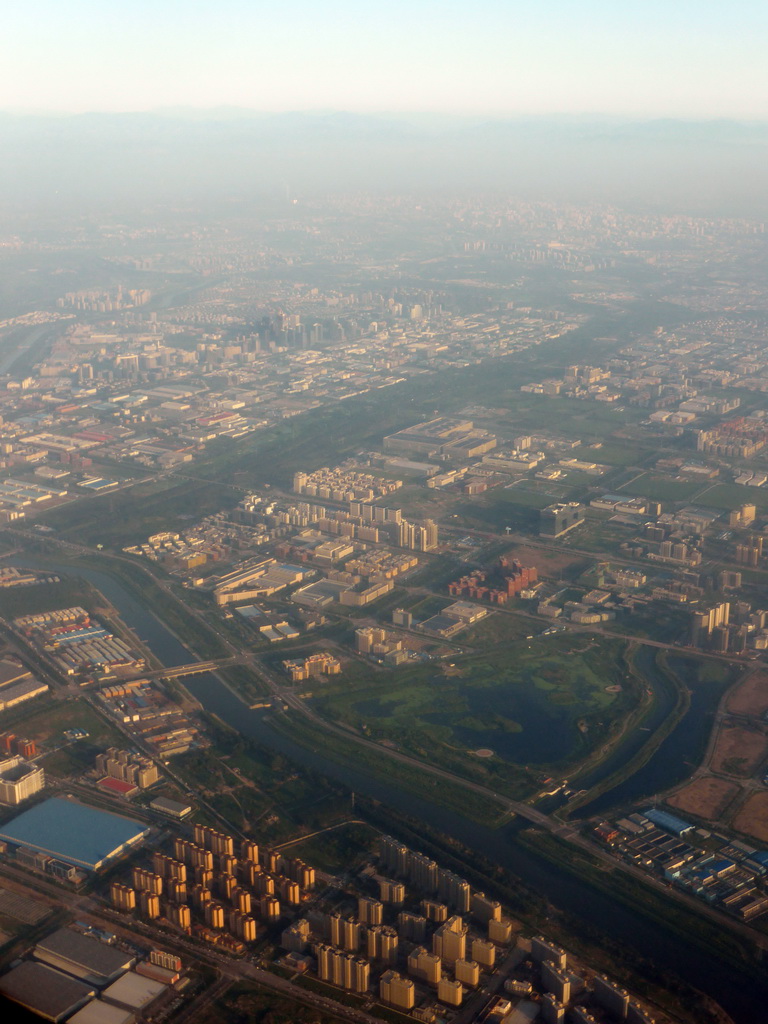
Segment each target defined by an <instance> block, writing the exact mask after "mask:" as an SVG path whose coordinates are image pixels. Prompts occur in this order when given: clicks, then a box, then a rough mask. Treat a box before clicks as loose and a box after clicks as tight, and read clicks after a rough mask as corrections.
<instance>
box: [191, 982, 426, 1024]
mask: <svg viewBox="0 0 768 1024" xmlns="http://www.w3.org/2000/svg"><path fill="white" fill-rule="evenodd" d="M337 991H338V990H334V992H333V993H332V994H331V993H329V994H330V995H332V998H335V995H336V992H337ZM205 1014H206V1016H205V1019H206V1021H207V1024H233V1022H237V1024H241V1022H242V1024H246V1022H247V1024H341V1019H342V1018H340V1017H335V1016H332V1015H331V1014H328V1013H321V1012H320V1011H319V1010H317V1009H316V1008H315V1007H314V1006H307V1005H306V1004H304V1003H300V1002H298V1001H297V1000H296V1001H294V1000H293V999H290V998H288V997H287V996H284V995H281V994H279V993H277V992H274V991H273V990H272V989H269V988H262V987H261V986H260V985H255V984H253V982H247V981H238V982H236V983H235V984H234V985H232V986H231V988H229V989H227V991H226V992H225V993H224V995H223V996H222V997H221V998H220V999H217V1000H215V1001H214V1003H213V1005H212V1006H209V1007H207V1008H206V1011H205ZM405 1019H407V1018H405Z"/></svg>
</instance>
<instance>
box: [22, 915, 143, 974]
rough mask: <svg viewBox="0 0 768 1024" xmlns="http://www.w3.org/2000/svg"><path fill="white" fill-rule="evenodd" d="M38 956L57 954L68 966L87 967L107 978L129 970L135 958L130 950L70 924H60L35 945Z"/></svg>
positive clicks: (64, 965)
mask: <svg viewBox="0 0 768 1024" xmlns="http://www.w3.org/2000/svg"><path fill="white" fill-rule="evenodd" d="M35 956H36V957H37V958H38V959H45V958H47V957H55V958H56V959H57V960H58V961H59V965H60V966H62V967H63V968H64V969H65V970H69V969H70V968H75V969H76V970H78V969H82V968H84V969H85V970H87V971H88V972H89V973H90V974H92V975H93V976H97V975H100V976H101V977H102V978H104V979H106V980H109V979H110V978H112V977H114V975H115V974H117V973H118V972H120V971H126V970H128V968H129V967H130V966H131V964H132V963H133V959H134V958H133V957H132V956H130V954H128V953H124V952H122V951H121V950H119V949H115V948H114V947H113V946H108V945H107V944H106V943H105V942H101V941H100V940H99V939H95V938H92V937H91V936H90V935H82V934H81V933H80V932H76V931H72V930H71V929H70V928H59V929H58V931H55V932H53V933H52V934H51V935H48V936H47V937H46V938H44V939H41V940H40V942H38V944H37V946H35ZM66 965H69V966H66Z"/></svg>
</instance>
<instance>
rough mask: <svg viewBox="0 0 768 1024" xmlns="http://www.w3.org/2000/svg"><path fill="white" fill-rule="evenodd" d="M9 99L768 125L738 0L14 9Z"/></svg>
mask: <svg viewBox="0 0 768 1024" xmlns="http://www.w3.org/2000/svg"><path fill="white" fill-rule="evenodd" d="M4 34H5V41H6V47H5V51H6V52H5V55H4V59H3V62H2V67H0V96H2V101H1V102H2V109H3V110H5V111H13V112H17V113H20V112H24V113H33V112H43V111H44V112H46V113H59V114H77V113H85V112H91V111H100V112H130V111H143V110H157V109H162V108H178V107H181V108H202V109H207V110H210V109H215V108H219V107H233V108H243V109H244V110H254V111H259V112H283V111H290V110H311V111H318V110H348V111H352V112H360V113H385V112H391V113H397V114H403V113H412V114H415V113H419V112H423V113H432V114H441V113H452V114H465V115H469V116H484V117H509V116H512V117H514V116H537V115H553V114H566V115H579V114H605V115H614V116H624V117H631V118H646V117H651V118H653V117H672V118H694V119H706V118H736V119H742V120H763V119H768V91H766V90H765V88H764V71H763V63H764V58H763V54H764V52H765V47H766V37H768V8H766V6H765V5H764V4H761V3H759V2H755V0H736V2H735V3H732V4H731V5H729V7H728V9H727V11H726V10H725V9H724V7H723V5H722V4H720V3H717V2H714V0H711V2H698V3H695V2H692V0H677V2H676V3H675V4H674V5H668V4H665V3H661V2H659V0H648V2H645V3H640V2H637V0H629V2H626V3H623V4H618V5H617V4H614V3H610V2H607V0H584V2H582V3H576V2H573V0H551V2H549V3H547V4H544V5H537V4H534V3H532V2H531V0H524V2H520V0H518V2H515V0H509V2H507V3H504V2H501V0H478V2H477V3H475V4H474V5H472V6H471V7H470V5H469V4H467V3H456V2H450V0H448V2H443V3H439V2H437V0H415V2H413V3H409V4H406V3H404V2H402V0H392V2H390V3H386V4H385V3H383V2H379V0H376V2H374V3H369V4H367V5H365V7H364V8H363V9H362V13H361V7H360V5H358V4H353V3H352V2H351V0H328V2H326V3H325V4H323V5H313V4H310V3H308V2H306V0H288V2H286V3H283V4H282V5H281V6H280V7H279V8H274V9H273V8H271V7H268V6H267V5H265V4H264V3H262V2H258V0H257V2H255V3H251V4H248V3H246V2H244V0H222V2H221V3H219V4H218V5H216V7H215V8H214V6H213V5H212V4H210V3H206V2H203V3H198V4H196V5H193V4H189V3H181V2H180V0H164V2H161V3H160V4H156V3H155V4H150V3H148V2H147V0H136V2H135V3H134V4H133V5H132V6H131V8H130V11H127V12H126V13H125V15H124V16H123V17H121V18H119V17H117V15H116V14H115V9H114V8H109V7H105V6H104V5H102V4H99V3H96V2H95V0H73V2H72V3H70V4H69V5H66V6H62V5H61V4H58V3H56V2H55V0H41V2H39V3H38V4H36V5H35V6H34V7H28V8H24V7H21V6H17V7H15V8H14V9H13V10H12V11H11V12H10V14H9V15H8V17H7V21H6V25H5V33H4Z"/></svg>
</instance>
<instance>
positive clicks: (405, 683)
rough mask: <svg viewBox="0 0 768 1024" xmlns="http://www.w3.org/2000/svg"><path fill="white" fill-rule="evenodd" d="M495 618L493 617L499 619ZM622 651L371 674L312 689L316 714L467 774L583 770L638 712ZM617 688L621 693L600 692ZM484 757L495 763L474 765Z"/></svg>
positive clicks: (505, 657)
mask: <svg viewBox="0 0 768 1024" xmlns="http://www.w3.org/2000/svg"><path fill="white" fill-rule="evenodd" d="M500 617H501V616H500V615H499V616H498V618H500ZM623 649H624V648H623V644H621V643H620V642H617V641H601V643H600V645H599V646H598V645H597V644H594V643H592V642H591V641H590V640H588V639H586V638H584V637H579V638H578V639H574V638H571V637H557V638H556V637H546V638H541V639H535V640H530V641H529V640H527V639H523V640H520V641H519V642H517V643H514V644H509V643H507V645H506V646H505V647H504V648H496V649H492V650H491V651H487V652H485V653H484V654H482V655H477V654H473V655H469V656H464V657H461V658H457V659H456V660H455V661H454V662H451V663H449V662H445V661H444V662H433V663H427V664H425V665H421V666H417V667H413V668H406V669H400V670H398V671H397V672H387V671H380V672H376V673H375V674H374V673H373V672H371V671H366V670H365V669H364V668H361V669H358V670H357V671H356V672H355V673H353V674H350V673H345V676H344V678H343V680H342V681H340V682H339V683H331V684H328V685H324V686H323V687H321V688H317V690H316V691H315V694H316V695H315V700H314V706H315V707H316V709H317V710H318V711H320V713H322V714H323V715H325V716H326V717H328V718H330V719H333V720H335V721H338V722H341V723H344V724H346V725H348V726H351V727H353V728H355V729H357V730H360V731H362V732H363V733H364V734H365V735H367V736H370V737H371V738H374V739H379V740H383V741H385V742H391V743H394V744H395V745H396V746H397V747H399V748H401V749H403V750H406V751H409V752H411V753H413V754H415V755H416V756H418V757H420V758H425V759H427V760H429V761H433V762H435V763H440V764H442V765H444V766H448V765H450V767H451V769H452V770H454V771H457V772H460V773H466V771H467V770H468V767H469V766H470V765H472V774H474V769H475V768H476V767H477V765H478V763H480V764H481V765H482V766H483V767H484V769H486V770H487V771H489V772H501V774H502V775H503V769H502V766H503V765H508V766H512V765H528V766H537V765H540V766H545V765H546V766H553V765H565V764H568V763H573V762H574V761H577V760H580V759H581V758H583V757H584V756H586V755H587V754H588V753H589V751H590V750H591V749H592V748H593V747H594V746H595V745H596V744H597V743H598V742H604V741H605V739H606V737H607V736H608V735H609V734H610V733H611V728H612V724H613V723H614V721H615V720H616V719H617V717H618V716H619V715H622V714H624V713H626V712H627V711H628V710H629V709H630V708H631V707H633V706H634V704H635V702H636V694H635V692H634V688H633V685H632V683H631V682H630V683H627V681H626V679H625V675H626V670H625V666H624V661H623ZM612 683H620V684H621V685H622V686H623V687H624V689H623V690H622V691H621V692H619V693H608V692H606V686H608V685H610V684H612ZM481 748H488V749H490V750H492V751H494V756H493V757H491V758H487V759H483V758H478V757H477V755H476V754H475V753H474V751H475V750H477V749H481Z"/></svg>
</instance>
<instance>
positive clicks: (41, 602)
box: [0, 576, 109, 620]
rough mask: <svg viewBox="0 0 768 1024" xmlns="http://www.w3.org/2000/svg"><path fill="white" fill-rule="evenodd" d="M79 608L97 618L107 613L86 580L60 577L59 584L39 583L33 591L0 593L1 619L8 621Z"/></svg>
mask: <svg viewBox="0 0 768 1024" xmlns="http://www.w3.org/2000/svg"><path fill="white" fill-rule="evenodd" d="M77 605H80V606H81V607H83V608H87V609H88V610H89V611H93V612H94V613H95V614H98V612H99V609H108V608H109V604H108V602H107V601H106V600H105V599H104V598H103V597H102V596H101V594H100V593H99V592H98V590H96V588H95V587H92V586H91V584H90V583H88V582H87V580H84V579H81V578H79V577H77V576H69V577H62V579H61V582H60V583H40V584H38V585H37V586H34V587H9V588H8V589H3V590H0V615H1V616H2V617H3V618H5V619H8V620H11V619H14V618H19V617H21V616H22V615H33V614H36V613H37V612H51V611H54V610H55V609H57V608H72V607H75V606H77Z"/></svg>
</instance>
